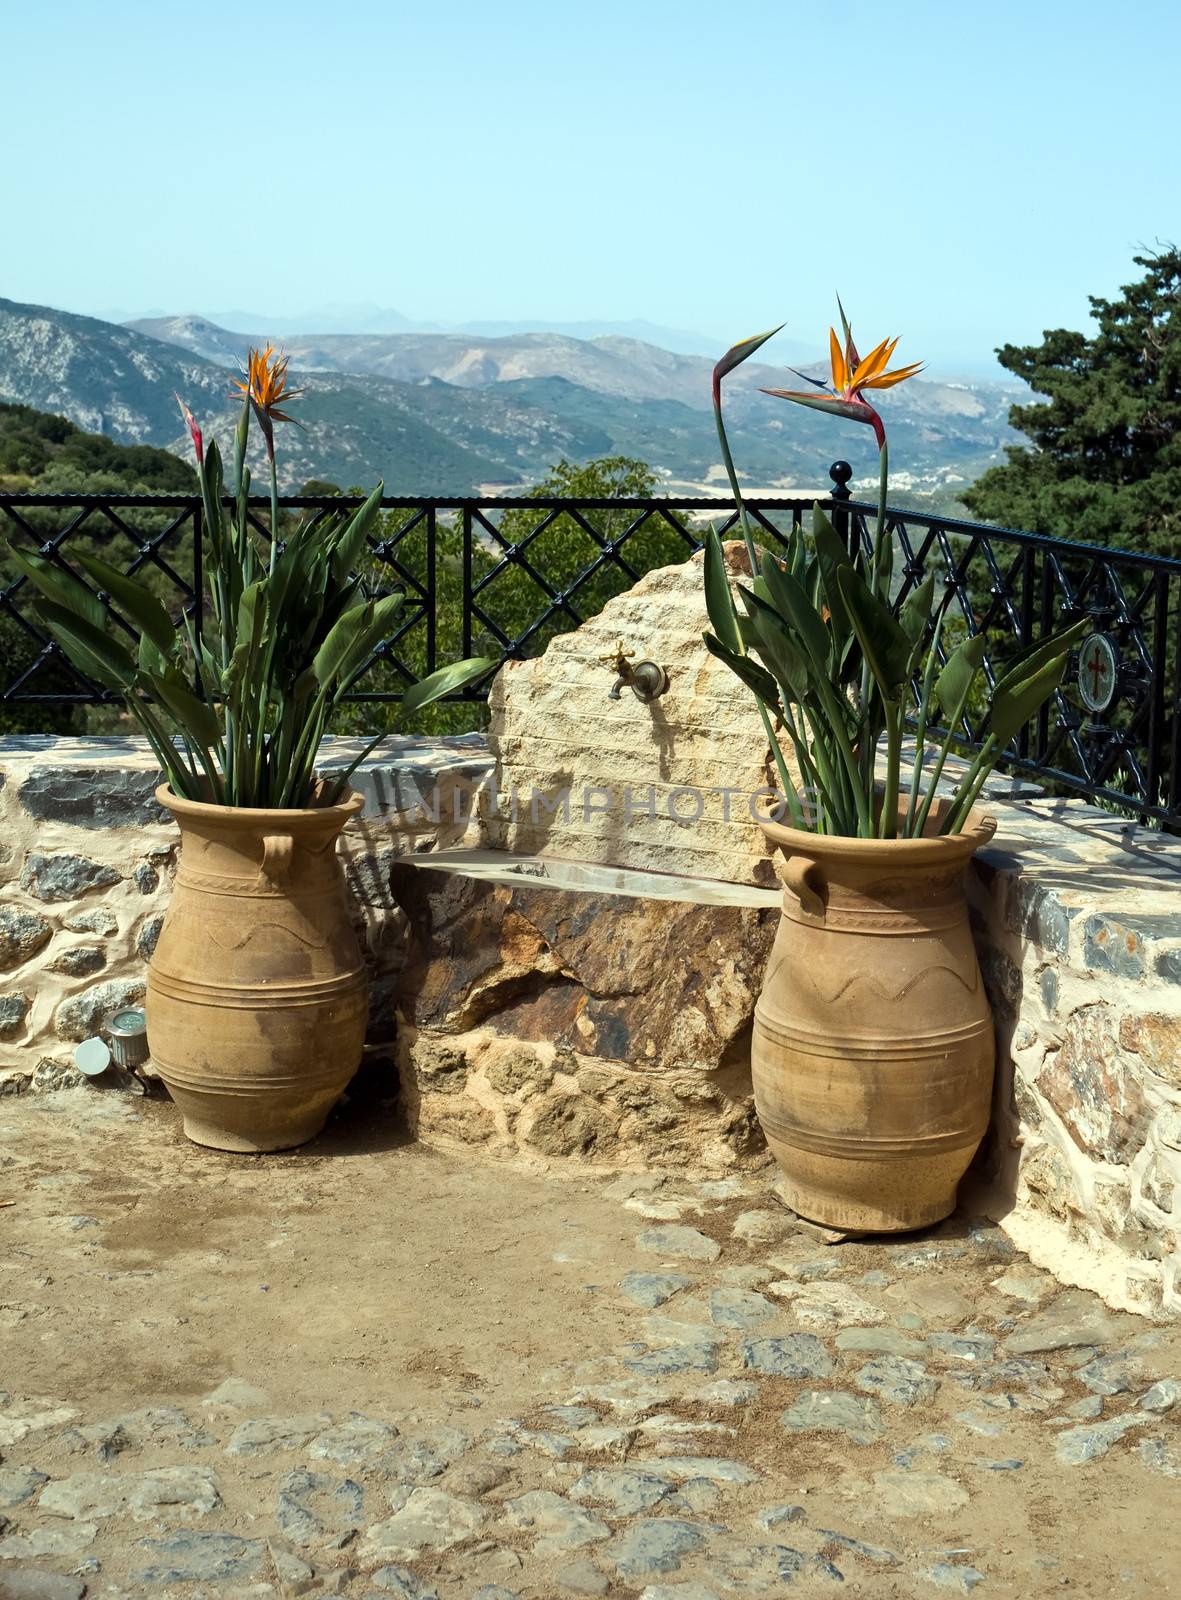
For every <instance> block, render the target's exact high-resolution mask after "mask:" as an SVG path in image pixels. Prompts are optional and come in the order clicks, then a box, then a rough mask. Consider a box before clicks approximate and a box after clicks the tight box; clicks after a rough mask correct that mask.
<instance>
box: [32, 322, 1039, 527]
mask: <svg viewBox="0 0 1181 1600" xmlns="http://www.w3.org/2000/svg"><path fill="white" fill-rule="evenodd" d="M272 341H273V342H276V343H280V342H281V343H282V344H283V345H284V347H285V348H286V350H287V351H288V353H289V354H290V356H291V365H292V372H293V374H294V373H295V372H298V374H299V376H298V380H297V381H298V383H299V385H300V386H301V387H302V388H303V389H304V390H305V393H304V394H303V395H302V396H301V397H300V399H299V400H298V401H297V402H296V406H297V414H298V416H299V418H300V420H301V422H303V423H304V424H305V426H304V427H303V428H302V429H295V428H287V429H286V430H284V433H283V435H282V444H283V448H282V455H281V458H280V459H281V472H282V481H283V486H284V487H285V488H286V489H289V490H290V489H292V488H294V487H297V486H298V485H300V484H302V483H304V482H306V481H307V480H308V479H310V478H318V479H327V480H329V481H331V482H335V483H339V484H341V485H343V486H348V485H354V484H367V483H371V482H373V481H374V480H376V479H377V478H378V477H381V478H383V479H384V481H385V483H386V487H387V491H388V492H390V493H393V494H398V493H405V494H437V495H451V496H456V495H462V494H471V493H473V492H476V491H477V490H479V489H481V488H487V487H489V486H493V485H495V486H500V487H501V488H503V489H505V490H507V491H508V492H512V491H513V490H515V489H517V488H524V487H526V486H528V485H529V484H531V483H534V482H536V481H537V480H538V479H539V478H541V477H542V476H544V474H545V472H546V471H547V470H548V469H549V468H550V467H551V466H552V465H553V464H554V463H555V462H556V461H558V460H559V459H561V458H562V457H567V458H569V459H571V460H574V461H582V460H587V459H589V458H590V457H592V456H597V455H605V454H625V455H631V456H637V457H640V458H642V459H644V460H646V461H648V462H650V463H651V464H652V465H653V467H655V468H656V469H657V471H658V472H659V474H660V476H661V478H662V479H663V481H664V483H665V484H666V486H667V487H668V490H669V492H670V493H715V492H716V493H725V492H726V485H725V480H724V478H723V476H722V472H721V466H720V459H719V452H718V445H717V438H716V434H715V431H714V424H713V417H712V414H711V411H710V403H709V374H710V368H711V364H712V363H711V361H710V360H709V359H708V358H705V357H702V356H696V355H683V354H677V353H674V352H672V351H669V350H665V349H661V348H660V347H659V346H656V345H653V344H649V343H646V342H645V341H643V340H639V339H634V338H625V337H621V336H618V335H609V336H602V337H596V338H593V339H576V338H571V337H569V336H567V335H563V334H551V333H513V334H510V335H505V336H501V337H490V336H484V335H474V334H426V333H421V332H413V333H361V334H318V335H293V336H290V337H284V336H283V335H282V331H281V330H278V329H273V330H266V329H262V328H260V329H258V330H257V331H256V332H255V333H253V334H251V333H237V332H230V331H228V330H226V329H225V328H223V327H221V326H219V325H218V324H216V323H214V322H212V321H210V320H209V319H208V318H204V317H197V316H182V317H160V318H153V319H150V320H148V321H144V322H141V323H138V324H135V325H133V326H122V325H119V324H115V323H109V322H102V321H100V320H98V319H96V318H90V317H80V316H75V315H73V314H71V313H68V312H61V311H55V310H52V309H50V308H48V307H43V306H26V305H18V304H15V303H14V302H12V301H6V300H0V398H7V399H11V400H16V401H21V402H24V403H26V404H29V405H33V406H36V407H38V408H40V409H43V410H50V411H59V412H61V413H63V414H64V415H66V416H68V417H70V418H71V419H72V420H73V421H75V422H76V423H78V424H79V425H80V426H82V427H85V428H88V429H92V430H95V431H99V432H103V433H106V434H108V435H110V436H111V437H112V438H115V439H117V440H120V441H124V442H128V443H143V444H150V445H161V446H164V447H165V448H167V449H170V450H174V451H175V452H177V453H178V454H180V455H182V456H184V457H186V458H187V456H188V453H189V446H188V441H187V437H185V436H184V434H183V430H182V428H181V426H180V420H179V416H178V413H177V409H176V402H175V400H174V398H173V397H174V394H175V393H180V394H181V395H183V396H184V397H185V399H186V400H187V401H188V402H189V404H190V405H191V406H192V407H193V409H194V411H195V412H196V413H198V415H199V416H200V417H201V419H202V421H203V423H204V425H205V426H206V429H207V431H209V429H210V428H212V429H213V431H215V432H217V433H218V434H220V435H221V436H222V437H223V438H228V436H229V433H230V431H231V430H232V427H233V420H234V417H235V415H236V402H235V401H233V400H232V399H231V398H230V369H231V368H234V367H236V366H237V365H238V364H239V363H240V362H241V359H242V357H243V355H244V353H245V350H246V348H247V346H248V345H249V344H250V343H259V342H272ZM814 370H819V369H814ZM795 382H796V380H794V379H792V378H791V377H790V375H789V374H787V373H786V372H785V371H784V370H783V369H781V368H777V367H770V366H755V367H750V368H745V367H744V368H742V369H741V370H740V371H739V372H738V373H736V374H735V375H734V378H733V380H732V382H731V385H730V386H729V388H728V391H727V393H728V400H727V414H728V419H729V422H730V426H731V434H732V440H733V444H734V453H735V456H736V458H737V459H738V461H739V463H740V465H741V468H742V471H743V474H744V478H745V481H746V482H747V484H748V486H749V487H750V488H751V489H758V490H762V491H764V492H768V491H778V492H788V491H789V490H803V491H807V492H814V491H816V490H822V489H823V488H824V487H825V485H826V483H827V470H826V469H827V467H828V464H829V462H830V461H832V460H833V459H834V458H836V457H840V456H843V457H845V458H846V459H848V460H849V461H851V462H852V463H853V465H854V469H855V472H856V474H857V480H858V481H861V482H864V483H865V484H866V485H869V484H870V483H871V482H872V481H874V479H875V476H876V457H875V452H874V448H873V439H872V435H871V433H870V430H869V429H867V428H851V427H849V426H848V424H847V423H844V422H842V421H840V420H839V419H836V418H832V417H825V416H822V415H820V414H818V413H816V412H810V411H805V410H803V409H802V408H799V407H792V406H789V405H787V404H785V403H784V402H782V401H777V400H772V399H769V398H768V397H767V396H765V395H763V394H760V393H759V387H760V385H763V386H770V387H785V386H788V387H789V386H792V385H794V384H795ZM1016 393H1017V391H1016V389H1015V388H1012V387H1009V386H1005V385H1001V384H939V383H931V382H924V381H922V380H917V381H915V382H913V383H910V384H907V385H906V386H905V387H904V388H902V389H900V390H897V391H894V392H893V393H891V394H889V395H887V396H886V397H885V402H884V406H883V409H884V410H886V412H887V414H888V422H889V425H890V430H891V441H892V450H891V455H892V458H893V461H894V463H895V471H894V479H893V481H894V485H895V490H896V492H897V493H898V495H899V496H900V497H903V496H905V495H906V494H907V493H908V492H909V493H911V494H919V493H921V494H924V495H936V496H939V495H942V496H944V497H946V496H948V495H951V494H954V493H955V491H956V490H957V489H958V488H959V487H960V486H962V485H964V484H966V483H968V482H970V481H971V480H972V479H974V478H975V477H976V476H978V475H979V473H980V472H981V471H982V470H983V469H984V468H985V467H986V466H989V465H991V464H992V463H993V462H995V461H997V460H1000V459H1001V458H1002V453H1003V448H1004V446H1005V444H1007V443H1010V442H1012V441H1013V440H1014V438H1015V435H1013V434H1012V433H1011V431H1010V430H1009V429H1008V427H1007V425H1006V420H1005V419H1006V414H1007V410H1008V407H1009V405H1010V404H1011V403H1012V401H1013V399H1014V398H1015V395H1016Z"/></svg>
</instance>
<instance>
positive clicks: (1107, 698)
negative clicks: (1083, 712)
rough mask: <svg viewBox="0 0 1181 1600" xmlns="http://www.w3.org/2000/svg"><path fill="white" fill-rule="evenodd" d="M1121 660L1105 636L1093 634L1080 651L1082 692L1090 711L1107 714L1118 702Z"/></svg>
mask: <svg viewBox="0 0 1181 1600" xmlns="http://www.w3.org/2000/svg"><path fill="white" fill-rule="evenodd" d="M1118 669H1119V660H1118V658H1117V656H1116V652H1115V645H1114V643H1113V642H1112V640H1111V639H1110V637H1109V636H1108V635H1107V634H1105V633H1091V634H1088V635H1087V637H1086V638H1085V639H1084V640H1083V646H1082V649H1081V650H1080V651H1079V675H1078V685H1079V692H1080V693H1081V695H1082V697H1083V704H1084V705H1085V706H1086V708H1087V710H1088V711H1092V712H1095V713H1098V712H1102V711H1106V710H1107V708H1108V706H1109V705H1110V704H1111V702H1112V701H1113V700H1114V699H1115V690H1116V679H1117V676H1118Z"/></svg>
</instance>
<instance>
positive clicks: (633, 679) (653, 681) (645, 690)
mask: <svg viewBox="0 0 1181 1600" xmlns="http://www.w3.org/2000/svg"><path fill="white" fill-rule="evenodd" d="M634 656H635V651H634V650H627V649H625V648H624V643H623V640H622V639H621V640H620V641H619V643H618V644H617V645H616V646H615V649H614V651H613V652H612V653H611V654H610V655H607V656H600V657H599V660H600V661H601V662H602V663H603V664H604V666H608V667H610V668H611V669H612V671H613V672H614V673H615V682H614V683H613V684H612V685H611V688H610V689H609V690H608V691H607V698H608V699H609V700H618V699H620V698H621V697H622V694H623V691H624V689H630V690H631V692H632V693H633V694H634V695H635V697H636V699H637V700H640V701H642V702H643V703H644V704H645V705H647V704H648V703H649V702H650V701H652V700H656V699H658V698H659V697H660V696H661V695H662V694H665V693H667V691H668V673H667V672H666V671H665V670H664V668H663V667H661V666H657V664H656V662H655V661H637V662H636V664H635V666H633V665H632V659H633V657H634Z"/></svg>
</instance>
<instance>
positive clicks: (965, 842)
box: [755, 806, 996, 867]
mask: <svg viewBox="0 0 1181 1600" xmlns="http://www.w3.org/2000/svg"><path fill="white" fill-rule="evenodd" d="M943 809H944V807H943V806H941V808H940V811H941V812H942V811H943ZM932 813H933V815H934V814H935V811H934V808H932ZM755 821H756V822H757V823H758V825H759V827H760V828H761V829H762V831H763V834H764V837H765V838H766V839H767V840H768V841H769V842H770V843H771V844H773V845H778V847H779V848H780V849H781V850H782V851H783V852H784V853H785V854H786V855H800V856H810V857H811V858H812V860H814V861H822V860H826V861H850V862H859V863H861V864H862V865H865V866H869V865H871V864H873V865H877V866H889V867H893V866H896V865H898V866H901V865H905V866H920V865H922V866H929V867H934V866H937V865H938V864H939V863H940V862H950V861H954V860H955V859H956V858H957V857H963V858H964V859H965V860H966V859H967V858H968V857H969V856H972V855H975V853H976V851H977V850H979V849H981V848H982V847H983V846H984V845H986V844H987V843H988V842H989V840H990V839H991V838H992V836H993V834H994V833H995V832H996V818H995V817H994V816H992V815H990V814H989V813H987V812H984V811H981V810H979V809H978V808H977V807H975V806H973V808H972V810H971V811H970V812H969V813H968V821H967V824H966V826H965V827H964V828H963V829H962V830H961V831H960V832H959V833H949V834H939V835H936V836H934V837H924V838H922V839H858V838H855V837H853V836H852V835H846V834H838V833H809V832H808V831H807V829H805V828H789V827H786V826H785V825H784V824H783V823H782V822H773V821H772V820H771V818H770V817H756V818H755Z"/></svg>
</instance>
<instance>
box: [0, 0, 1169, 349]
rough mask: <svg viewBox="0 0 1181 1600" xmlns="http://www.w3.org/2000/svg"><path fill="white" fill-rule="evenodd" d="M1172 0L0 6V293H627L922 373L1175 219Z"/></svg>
mask: <svg viewBox="0 0 1181 1600" xmlns="http://www.w3.org/2000/svg"><path fill="white" fill-rule="evenodd" d="M1179 18H1181V7H1178V6H1177V4H1176V0H1162V3H1158V0H1133V3H1132V4H1131V5H1124V6H1120V7H1115V6H1112V5H1111V4H1110V3H1099V0H1073V3H1069V4H1067V3H1065V0H982V3H980V4H977V5H973V6H968V5H967V4H964V3H962V0H961V3H956V0H950V3H947V0H945V3H942V4H936V3H933V0H893V3H889V4H885V3H882V0H809V3H807V4H802V3H798V0H767V3H764V0H728V3H726V4H718V0H707V3H702V0H679V3H677V4H653V3H647V0H626V3H624V0H595V3H591V4H585V5H578V6H574V5H570V4H565V3H563V0H550V3H548V4H541V3H536V0H499V3H496V4H493V3H490V0H483V3H480V4H477V3H474V0H436V3H434V4H424V3H423V0H415V3H414V4H405V3H403V0H336V3H335V4H325V3H324V0H314V3H313V0H287V3H285V4H283V5H278V4H272V3H270V0H233V3H226V0H202V3H200V4H197V5H178V4H165V3H163V0H107V3H105V4H101V5H96V4H95V3H94V0H43V3H42V4H40V5H36V6H34V5H26V6H23V7H19V8H18V7H16V6H15V5H14V6H13V7H12V8H10V10H9V12H8V15H7V18H6V21H5V24H4V55H5V58H6V60H5V66H6V71H5V91H4V96H3V101H2V103H0V127H2V128H3V131H4V146H5V151H6V156H7V159H6V160H5V163H4V169H5V170H4V185H3V201H2V204H3V212H4V217H5V228H4V233H5V236H6V237H5V238H4V241H3V243H2V244H0V268H2V271H0V294H4V295H7V296H8V297H10V298H12V299H16V300H27V301H38V302H42V303H46V304H50V305H55V306H61V307H65V308H67V309H70V310H76V311H84V312H91V313H102V312H104V311H107V310H110V309H111V308H122V309H124V310H125V311H126V312H127V314H129V315H130V314H135V313H137V312H142V313H147V312H151V311H160V310H167V311H176V312H184V311H210V310H213V309H215V308H219V307H225V306H245V307H248V308H251V309H253V308H257V309H259V310H260V311H265V312H270V313H272V314H273V315H274V316H275V317H276V319H281V318H282V317H284V316H293V315H295V314H297V313H299V312H301V311H304V310H305V309H307V308H308V307H312V306H320V305H324V304H326V303H334V302H335V303H338V302H376V303H378V304H380V305H382V306H389V307H395V308H397V309H398V310H400V311H402V312H404V313H405V314H406V315H408V316H411V317H414V318H422V319H437V320H442V321H465V320H473V319H477V318H479V319H484V318H505V319H524V318H532V317H536V318H538V319H553V320H569V321H574V320H582V319H587V318H631V317H644V318H648V319H650V320H652V321H655V322H660V323H664V324H669V325H674V326H678V327H685V328H690V329H694V330H698V331H700V332H703V333H706V334H709V335H716V336H717V337H718V339H719V342H720V343H721V344H724V343H727V342H729V341H730V339H732V338H738V337H741V336H743V335H745V334H748V333H750V332H752V331H754V330H756V329H759V328H762V327H765V326H767V325H768V324H770V323H773V322H777V321H781V320H784V319H786V320H787V322H788V324H789V327H788V335H789V336H790V337H792V338H794V339H797V340H803V341H804V342H806V343H807V344H809V345H812V344H815V345H817V346H818V345H819V342H820V336H821V335H822V334H823V332H824V329H825V328H826V326H827V323H828V321H829V319H830V317H831V315H832V310H833V302H832V290H833V288H834V286H835V287H838V288H839V289H840V290H841V293H842V295H843V296H844V299H845V303H846V306H847V307H848V308H849V310H850V312H851V313H852V314H853V316H854V321H855V325H856V327H857V328H858V330H859V332H860V334H861V335H862V336H863V338H864V340H866V341H872V340H874V339H876V338H878V337H880V336H881V335H882V334H885V333H887V332H889V333H902V334H903V335H904V341H903V346H902V350H903V351H904V352H905V355H906V356H907V357H908V358H912V359H913V358H917V357H926V358H927V359H928V361H929V362H931V363H932V366H933V369H934V375H938V374H939V373H949V372H954V371H966V370H974V371H979V370H981V369H982V368H983V367H985V366H986V364H987V363H988V360H989V352H990V351H991V349H992V347H993V346H994V345H996V344H998V343H1001V342H1003V341H1004V340H1007V339H1011V340H1018V341H1020V340H1025V339H1029V338H1032V337H1037V336H1038V335H1039V334H1040V332H1041V330H1042V329H1043V328H1046V327H1049V326H1059V325H1068V326H1080V325H1082V323H1083V321H1084V319H1085V317H1086V312H1087V301H1086V296H1087V294H1088V292H1093V293H1111V292H1113V291H1115V290H1116V289H1117V287H1118V285H1119V284H1121V283H1123V282H1127V281H1128V280H1129V279H1131V278H1132V277H1133V276H1135V275H1136V273H1135V269H1134V268H1133V267H1132V265H1131V260H1130V258H1131V256H1132V253H1133V251H1134V250H1135V249H1136V248H1137V247H1138V246H1139V245H1142V244H1149V245H1150V244H1151V243H1152V242H1153V241H1154V240H1158V239H1163V238H1168V237H1170V236H1171V237H1172V238H1174V239H1175V238H1177V237H1178V236H1179V235H1181V205H1179V201H1181V176H1179V173H1181V163H1179V161H1178V142H1177V137H1176V128H1175V122H1174V109H1173V108H1175V105H1176V84H1175V75H1176V69H1177V62H1178V59H1179V55H1181V48H1179V47H1181V21H1179Z"/></svg>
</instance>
